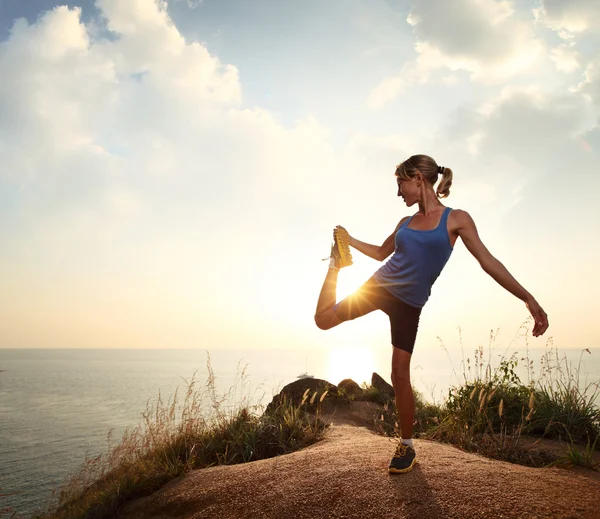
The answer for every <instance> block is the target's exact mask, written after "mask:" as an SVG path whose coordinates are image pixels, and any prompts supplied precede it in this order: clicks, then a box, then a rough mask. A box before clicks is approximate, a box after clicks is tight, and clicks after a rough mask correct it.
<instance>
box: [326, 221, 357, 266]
mask: <svg viewBox="0 0 600 519" xmlns="http://www.w3.org/2000/svg"><path fill="white" fill-rule="evenodd" d="M333 240H334V242H333V246H332V247H331V258H333V261H332V263H334V265H335V268H338V269H341V268H344V267H349V266H350V265H352V254H350V235H349V234H348V231H347V230H346V229H344V228H343V227H336V228H335V229H334V231H333Z"/></svg>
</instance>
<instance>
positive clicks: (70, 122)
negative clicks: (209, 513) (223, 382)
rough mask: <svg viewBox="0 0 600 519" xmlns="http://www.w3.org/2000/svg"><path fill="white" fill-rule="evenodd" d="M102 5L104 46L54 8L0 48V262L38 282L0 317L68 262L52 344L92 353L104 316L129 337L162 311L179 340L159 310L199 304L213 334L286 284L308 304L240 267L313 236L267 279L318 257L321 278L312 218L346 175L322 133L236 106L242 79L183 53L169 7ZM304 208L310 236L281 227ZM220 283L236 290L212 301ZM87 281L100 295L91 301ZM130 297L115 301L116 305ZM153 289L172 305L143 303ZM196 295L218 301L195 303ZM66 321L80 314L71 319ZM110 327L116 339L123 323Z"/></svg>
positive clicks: (139, 1)
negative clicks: (0, 253) (127, 324)
mask: <svg viewBox="0 0 600 519" xmlns="http://www.w3.org/2000/svg"><path fill="white" fill-rule="evenodd" d="M98 6H99V8H100V9H101V11H102V13H103V15H104V17H105V23H106V26H107V27H108V28H110V30H111V31H113V32H114V35H113V36H114V37H113V38H110V39H103V38H100V37H98V36H95V35H94V36H92V35H91V34H90V32H88V30H87V27H86V26H85V25H84V24H83V23H82V22H81V19H80V15H81V10H80V9H68V8H67V7H58V8H55V9H53V10H52V11H49V12H46V13H45V14H43V16H41V17H40V18H39V19H38V21H37V22H36V23H34V24H32V25H28V24H27V22H26V21H25V20H19V21H18V22H17V23H16V24H15V25H14V26H13V28H12V30H11V33H10V36H9V38H8V40H6V41H4V42H2V43H0V77H2V78H3V80H2V81H0V113H2V114H3V117H2V119H1V120H0V162H1V163H2V168H1V169H0V190H1V191H2V193H3V194H6V195H7V196H9V198H10V200H14V201H15V207H16V210H15V213H13V214H11V219H10V220H5V221H0V237H1V238H2V241H3V243H4V246H5V247H6V249H7V250H10V251H11V252H10V254H9V255H5V261H6V262H8V263H14V264H15V265H19V268H20V269H21V271H22V272H26V271H27V272H30V273H32V272H34V273H35V276H33V275H32V276H29V277H28V276H25V275H23V276H22V279H23V283H21V284H20V285H18V286H15V291H13V292H11V293H3V294H2V295H1V297H0V307H1V308H3V309H11V308H12V309H11V310H10V311H11V312H13V314H14V315H15V316H17V314H15V312H18V311H19V307H18V305H17V306H14V307H11V304H10V301H14V300H16V299H19V300H21V299H22V298H19V297H17V295H18V294H17V292H18V291H20V292H22V293H28V294H30V296H31V298H33V299H35V300H37V301H38V303H39V304H38V307H39V308H42V309H43V308H45V307H49V305H51V304H52V297H51V295H52V291H51V290H43V289H42V288H41V287H49V286H51V285H52V280H53V279H55V277H56V272H62V271H63V270H64V269H65V266H66V265H68V270H69V277H68V279H66V280H64V281H63V283H62V285H61V290H62V293H63V295H64V304H63V307H64V315H63V317H62V319H63V321H64V323H63V325H64V326H63V328H62V329H63V335H62V336H61V337H62V338H63V339H64V341H65V342H64V343H63V344H82V343H83V342H85V341H88V342H87V344H88V345H89V341H90V338H89V328H88V329H86V323H87V324H88V325H90V323H92V322H94V320H95V319H97V315H100V314H104V315H106V318H107V319H110V316H113V317H114V318H115V319H116V320H117V321H119V322H121V321H126V319H124V318H123V316H124V315H128V316H129V317H130V318H131V322H132V323H133V324H132V326H136V327H137V329H138V330H142V329H143V328H144V322H143V321H144V319H146V320H151V321H153V320H158V319H159V318H160V316H161V315H164V316H165V319H166V320H167V321H168V322H170V323H171V324H170V325H167V326H166V327H165V330H166V329H167V328H169V327H171V328H172V329H179V328H181V326H183V322H179V321H178V320H179V319H187V317H185V315H183V316H182V315H179V314H177V313H176V312H172V311H170V310H169V308H170V306H169V305H173V304H174V305H175V306H177V305H179V304H180V303H181V304H183V303H184V302H185V303H186V304H187V303H189V304H190V305H192V306H191V307H190V306H188V308H193V305H194V304H195V305H198V304H202V305H205V304H208V303H206V301H208V300H210V301H211V305H210V307H209V308H207V309H205V312H204V311H203V312H199V315H201V316H202V319H203V322H204V323H205V324H206V327H209V324H210V322H211V319H212V318H213V317H214V319H213V321H212V324H210V326H219V323H220V321H219V319H225V317H223V316H224V315H229V314H230V313H231V312H233V311H235V308H236V305H237V306H240V307H247V306H248V305H249V304H250V299H252V301H253V304H254V305H255V306H256V307H260V306H261V305H264V306H266V307H268V306H269V305H271V306H277V305H278V303H277V301H279V300H281V298H282V297H283V295H284V294H283V291H284V290H285V291H286V292H287V291H295V292H296V293H297V294H298V297H299V298H302V297H303V295H302V294H303V293H304V292H306V282H305V280H304V279H303V278H302V277H301V276H298V277H296V278H294V279H292V280H289V281H288V283H287V284H286V286H285V287H284V286H283V285H282V284H273V283H271V282H267V283H265V280H264V279H263V278H262V276H261V275H256V276H248V275H247V272H248V271H249V270H250V271H252V269H259V268H261V266H264V262H265V257H267V256H268V255H270V254H272V253H273V251H271V249H272V248H285V247H289V249H290V250H292V249H293V250H295V249H296V248H297V243H298V240H300V241H301V242H302V241H304V242H306V241H307V238H308V243H307V244H306V245H305V246H304V247H302V250H301V251H300V252H299V254H297V255H295V256H294V257H288V258H286V260H285V261H282V263H281V265H273V266H271V271H272V273H273V276H277V275H278V272H279V270H281V269H285V270H286V271H287V269H289V268H293V267H294V265H298V264H300V263H302V264H306V263H310V262H312V261H313V260H314V267H315V268H320V267H321V264H320V262H318V258H320V257H321V256H322V255H323V250H322V249H319V250H318V251H316V250H315V249H314V248H313V246H312V245H311V243H310V240H311V235H310V233H311V231H310V229H312V227H311V225H312V224H314V222H315V221H317V220H318V219H319V218H322V217H323V215H324V214H330V213H332V212H333V211H335V207H338V206H339V205H341V204H343V203H344V202H343V201H342V200H336V197H335V196H332V195H331V193H332V192H334V189H333V187H334V186H335V185H336V184H339V180H340V175H342V174H343V173H344V172H343V171H341V170H338V169H337V168H338V163H337V162H336V159H335V156H334V153H333V151H332V147H331V145H330V143H329V134H328V132H327V129H325V128H323V127H322V126H321V125H320V124H319V122H318V121H317V120H315V119H314V118H310V117H308V118H303V119H302V120H300V121H298V122H297V123H296V124H295V125H294V126H293V127H291V128H286V127H284V126H283V125H282V124H280V123H279V122H278V121H277V119H276V117H275V116H274V115H273V114H271V113H269V112H267V111H265V110H262V109H260V108H253V109H246V108H243V107H242V105H241V102H242V86H241V83H240V79H239V76H238V72H237V69H236V68H235V67H233V66H231V65H227V64H223V63H222V62H220V60H219V59H218V58H216V57H215V56H212V55H211V54H210V53H209V52H208V50H207V49H206V48H205V47H204V46H203V45H201V44H200V43H197V42H192V43H186V42H185V40H184V38H182V37H181V35H180V34H179V32H178V30H177V28H176V27H175V26H174V25H173V24H172V22H171V20H170V19H169V17H168V15H167V13H166V10H165V4H164V3H163V2H160V3H158V2H154V1H153V0H135V1H133V0H132V1H131V2H122V1H117V0H100V1H99V2H98ZM324 172H326V173H324ZM315 200H320V201H321V203H316V202H315ZM299 214H304V216H303V217H302V221H303V227H302V229H297V230H296V231H292V230H291V229H292V228H293V226H294V225H295V224H294V222H295V221H296V218H298V215H299ZM311 222H312V224H311ZM333 224H334V223H333V219H332V225H333ZM322 225H323V223H322V220H321V222H320V224H319V228H320V229H321V228H322ZM307 229H309V230H307ZM321 230H322V229H321ZM302 233H309V234H308V235H307V236H305V235H304V234H302ZM315 234H316V233H315ZM286 242H290V243H289V244H288V245H283V243H286ZM323 242H324V243H325V244H326V243H327V238H325V239H324V240H322V241H321V242H319V245H323ZM315 246H317V243H316V242H315ZM240 255H241V256H243V266H242V265H240V263H239V261H240V259H239V258H240ZM40 258H43V262H40ZM90 272H94V276H93V279H87V278H86V276H88V274H89V273H90ZM60 275H61V276H62V275H63V274H60ZM225 278H227V283H228V286H231V285H236V286H237V287H238V289H239V290H240V293H241V294H242V297H239V298H236V299H235V301H232V300H231V295H230V294H229V293H228V292H226V291H223V290H222V287H221V285H222V280H223V279H225ZM36 279H37V281H36ZM81 279H86V281H85V286H86V289H87V290H89V291H91V292H94V293H95V294H98V295H97V297H95V299H94V300H93V301H92V300H90V301H89V305H86V306H84V307H82V306H81V305H79V304H78V301H80V300H81V299H82V298H83V297H84V295H83V294H82V293H81V286H82V285H81ZM149 279H152V280H153V281H152V283H149V282H148V280H149ZM28 280H29V281H28ZM117 283H123V284H122V285H121V287H120V288H119V290H118V291H113V292H111V289H114V288H115V284H117ZM174 283H175V284H176V287H174V286H173V284H174ZM123 287H127V288H126V290H128V291H129V292H130V294H131V295H130V297H129V298H128V301H127V302H126V304H125V303H123V304H121V302H119V301H116V300H115V299H114V298H115V297H116V298H118V296H117V295H116V294H118V293H121V292H122V291H123V290H124V288H123ZM160 291H164V292H165V293H170V294H171V296H172V297H171V303H169V301H168V300H167V299H165V301H164V302H163V303H160V302H156V303H152V304H150V306H149V303H148V301H156V294H157V293H159V292H160ZM191 293H195V294H206V293H210V294H212V296H211V297H210V298H207V297H205V296H204V297H203V298H202V301H203V302H202V303H198V302H197V299H193V298H192V297H191V295H190V294H191ZM100 294H104V295H102V296H101V295H100ZM174 301H178V302H177V303H174ZM136 305H137V306H136ZM152 305H153V306H152ZM222 305H225V306H228V307H229V308H228V310H227V312H222V311H221V310H222ZM136 308H137V310H136ZM22 310H23V309H22V308H21V311H22ZM196 310H198V311H199V309H196ZM190 311H192V310H190ZM136 312H137V313H136ZM13 314H11V315H13ZM75 314H77V315H79V317H80V319H81V321H80V322H79V323H78V324H76V325H75V324H74V325H72V326H70V325H69V323H68V321H69V319H70V317H69V316H70V315H75ZM29 315H30V318H31V319H32V322H33V323H35V316H34V315H33V314H32V313H31V312H29ZM217 316H221V317H217ZM288 318H290V317H289V316H288ZM293 318H295V319H300V318H301V317H300V316H298V315H295V316H294V317H293ZM40 319H42V318H41V317H40ZM160 319H161V320H162V318H160ZM39 322H40V323H41V322H42V321H39ZM44 322H45V321H44ZM257 323H258V321H257ZM221 324H222V323H221ZM179 325H181V326H179ZM259 325H262V324H261V323H258V324H256V326H259ZM40 326H41V324H40ZM61 326H62V325H61ZM90 326H91V325H90ZM187 327H188V328H189V324H188V325H187ZM27 328H31V325H27V326H26V325H25V323H23V334H24V335H26V333H27V332H26V330H27ZM198 329H199V330H202V329H203V326H200V323H199V326H198ZM69 330H70V331H69ZM112 333H113V336H112V338H113V339H114V342H116V343H119V338H118V333H119V330H118V329H115V330H113V332H112ZM196 333H199V332H196ZM144 334H145V332H144V333H142V335H143V336H144V337H145V338H146V339H148V340H149V341H161V340H163V339H164V338H162V339H161V338H152V337H148V336H147V334H145V335H144ZM24 335H23V336H24ZM142 335H140V337H142ZM179 338H180V339H181V340H185V338H182V337H179ZM105 339H106V340H110V338H108V339H107V337H104V338H103V339H101V338H98V340H99V341H103V340H105ZM188 339H189V338H188ZM23 340H24V339H23ZM60 340H61V338H60V337H57V338H56V341H58V342H60ZM175 341H177V339H175ZM15 344H18V341H17V339H15ZM94 344H95V345H100V344H98V343H97V342H96V343H94Z"/></svg>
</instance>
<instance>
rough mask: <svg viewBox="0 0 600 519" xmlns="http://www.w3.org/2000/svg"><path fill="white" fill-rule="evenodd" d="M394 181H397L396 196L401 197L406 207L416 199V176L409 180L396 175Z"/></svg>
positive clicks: (417, 195) (417, 189)
mask: <svg viewBox="0 0 600 519" xmlns="http://www.w3.org/2000/svg"><path fill="white" fill-rule="evenodd" d="M396 181H397V182H398V196H399V197H402V200H404V203H405V204H406V205H407V206H408V207H410V206H411V205H413V204H414V203H415V202H417V201H418V197H419V192H420V189H419V188H418V187H417V179H416V177H412V178H411V179H409V180H404V179H402V178H400V177H396Z"/></svg>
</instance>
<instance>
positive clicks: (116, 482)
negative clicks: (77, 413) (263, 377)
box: [33, 357, 326, 519]
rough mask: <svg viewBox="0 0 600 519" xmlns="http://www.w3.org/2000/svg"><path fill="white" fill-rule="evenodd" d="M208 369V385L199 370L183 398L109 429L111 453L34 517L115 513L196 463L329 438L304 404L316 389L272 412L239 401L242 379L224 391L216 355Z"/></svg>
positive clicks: (87, 466)
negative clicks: (118, 435)
mask: <svg viewBox="0 0 600 519" xmlns="http://www.w3.org/2000/svg"><path fill="white" fill-rule="evenodd" d="M207 367H208V377H207V381H206V384H205V386H204V387H199V386H198V383H197V381H196V379H195V377H196V373H194V376H193V377H192V379H191V381H190V382H189V383H188V382H187V381H186V384H187V389H186V391H185V395H184V397H183V402H182V403H181V404H180V403H179V398H178V391H175V394H174V395H172V396H171V397H169V399H168V400H167V401H166V402H164V401H163V399H162V397H161V395H160V393H159V395H158V399H157V401H156V403H155V404H151V403H150V402H148V403H147V406H146V410H145V411H144V412H143V413H142V421H141V423H140V424H139V425H137V426H135V427H133V428H127V429H126V430H125V432H124V433H123V436H122V439H121V441H120V442H118V443H117V444H116V445H112V446H111V436H110V433H109V442H108V443H109V446H108V451H107V452H106V453H105V454H101V455H98V456H95V457H92V458H89V459H86V460H85V462H84V463H83V465H82V466H81V468H80V469H79V470H78V471H77V472H76V473H75V474H73V475H72V476H71V477H70V478H68V479H67V480H66V481H65V482H64V483H63V484H62V485H61V486H60V487H59V488H58V489H56V490H55V492H54V493H53V498H52V500H51V502H50V503H49V504H48V505H47V507H46V509H45V510H41V511H38V512H36V513H35V514H34V516H33V517H34V518H36V519H42V518H44V519H46V518H56V519H84V518H85V519H101V518H108V517H113V516H114V515H115V514H116V512H117V511H118V510H119V508H120V507H121V506H122V505H123V504H124V503H126V502H128V501H130V500H132V499H135V498H137V497H141V496H145V495H149V494H151V493H153V492H155V491H156V490H158V489H159V488H160V487H161V486H163V485H164V484H166V483H167V482H169V481H171V480H173V479H174V478H176V477H178V476H180V475H182V474H184V473H186V472H188V471H190V470H192V469H199V468H206V467H210V466H213V465H228V464H236V463H245V462H249V461H254V460H258V459H263V458H269V457H273V456H277V455H279V454H284V453H287V452H291V451H294V450H297V449H300V448H302V447H304V446H307V445H309V444H311V443H314V442H315V441H318V440H319V439H321V438H322V435H323V432H324V429H325V427H326V425H325V424H324V423H323V422H322V421H320V420H319V418H318V414H317V416H314V415H311V414H308V413H307V412H306V411H305V409H304V407H303V406H304V404H305V402H306V400H307V399H308V397H309V395H305V398H304V399H303V401H302V403H301V405H300V406H298V405H293V404H292V403H291V402H289V401H288V400H286V399H285V398H284V399H282V400H281V401H280V402H279V405H278V406H276V407H275V408H273V409H272V410H270V411H269V413H266V412H262V406H260V405H251V404H250V399H249V397H247V396H244V397H242V398H241V399H239V397H238V400H236V395H237V391H238V390H239V385H238V384H237V383H236V384H235V385H234V386H233V387H232V388H231V389H230V391H229V392H228V393H227V394H225V395H219V394H217V392H216V390H215V376H214V372H213V370H212V368H211V365H210V357H209V358H208V360H207ZM236 380H238V381H241V382H242V386H243V385H244V384H245V380H246V374H245V369H243V370H242V371H241V372H240V371H239V370H238V377H237V379H236ZM315 396H316V395H313V396H312V400H313V402H314V399H315ZM323 398H324V395H321V398H320V401H322V400H323Z"/></svg>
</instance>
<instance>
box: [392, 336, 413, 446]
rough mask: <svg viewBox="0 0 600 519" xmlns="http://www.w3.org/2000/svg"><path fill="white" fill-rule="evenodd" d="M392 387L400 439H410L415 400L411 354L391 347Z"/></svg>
mask: <svg viewBox="0 0 600 519" xmlns="http://www.w3.org/2000/svg"><path fill="white" fill-rule="evenodd" d="M392 348H393V353H392V385H393V386H394V393H395V394H396V410H397V411H398V419H399V421H400V429H401V431H402V439H403V440H409V439H411V438H412V433H413V423H414V420H415V398H414V395H413V390H412V386H411V384H410V359H411V357H412V354H411V353H409V352H407V351H404V350H401V349H400V348H397V347H395V346H392Z"/></svg>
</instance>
